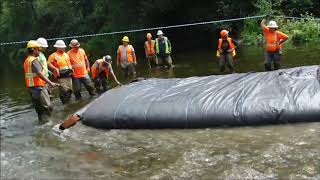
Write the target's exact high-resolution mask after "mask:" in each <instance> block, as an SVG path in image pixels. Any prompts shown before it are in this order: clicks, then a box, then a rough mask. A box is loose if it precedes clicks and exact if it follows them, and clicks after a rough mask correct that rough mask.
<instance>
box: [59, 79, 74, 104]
mask: <svg viewBox="0 0 320 180" xmlns="http://www.w3.org/2000/svg"><path fill="white" fill-rule="evenodd" d="M57 82H58V84H60V86H59V96H60V100H61V102H62V104H65V103H67V102H69V101H70V99H71V95H72V78H71V77H65V78H58V79H57Z"/></svg>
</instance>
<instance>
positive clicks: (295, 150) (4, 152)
mask: <svg viewBox="0 0 320 180" xmlns="http://www.w3.org/2000/svg"><path fill="white" fill-rule="evenodd" d="M214 56H215V52H214V51H197V52H187V53H184V54H175V55H174V56H173V61H174V64H175V68H174V69H173V71H161V70H152V71H150V70H149V68H148V65H147V63H146V61H145V60H144V59H140V61H139V62H140V63H139V65H138V68H137V69H138V70H137V71H138V76H141V77H159V78H171V77H190V76H206V75H212V74H219V72H218V66H217V62H216V60H215V58H214ZM282 62H283V68H289V67H297V66H305V65H316V64H320V46H319V45H303V46H299V47H294V46H290V47H286V49H284V53H283V56H282ZM236 68H237V72H249V71H263V69H264V67H263V49H261V48H259V47H251V46H248V47H242V49H240V50H239V52H238V57H237V59H236ZM115 71H116V72H117V75H118V76H119V77H120V78H119V79H120V81H121V80H122V82H124V81H123V79H122V78H121V77H122V76H121V74H120V73H119V69H117V68H116V69H115ZM0 82H1V87H0V106H1V129H0V130H1V179H151V180H156V179H208V180H209V179H314V180H316V179H320V122H317V123H301V124H282V125H269V126H251V127H235V128H228V127H219V128H211V129H187V130H174V129H167V130H97V129H94V128H90V127H87V126H84V125H82V124H81V123H78V124H77V125H75V126H73V127H72V128H70V129H69V131H67V132H65V133H64V134H63V135H61V136H57V135H56V134H55V133H53V131H52V127H53V126H54V125H55V124H57V123H60V122H61V121H62V120H63V119H64V118H65V117H67V115H69V114H71V113H73V112H75V111H77V110H78V109H79V108H81V107H83V106H84V105H85V104H87V103H88V102H90V101H91V100H92V99H91V98H90V97H89V96H88V95H85V96H84V98H83V99H82V100H81V101H78V102H76V101H73V102H72V103H71V104H68V105H62V104H61V102H60V100H59V99H58V98H57V97H55V98H54V99H53V104H54V113H53V116H52V117H51V121H50V122H49V123H47V124H43V125H40V124H39V123H38V120H37V116H36V113H35V111H34V109H33V108H32V106H31V100H30V97H29V95H28V93H27V91H26V88H25V86H24V80H23V74H21V73H15V72H3V73H2V75H1V79H0ZM83 93H84V94H86V92H83ZM107 105H108V102H106V106H107ZM319 111H320V110H319ZM319 121H320V117H319Z"/></svg>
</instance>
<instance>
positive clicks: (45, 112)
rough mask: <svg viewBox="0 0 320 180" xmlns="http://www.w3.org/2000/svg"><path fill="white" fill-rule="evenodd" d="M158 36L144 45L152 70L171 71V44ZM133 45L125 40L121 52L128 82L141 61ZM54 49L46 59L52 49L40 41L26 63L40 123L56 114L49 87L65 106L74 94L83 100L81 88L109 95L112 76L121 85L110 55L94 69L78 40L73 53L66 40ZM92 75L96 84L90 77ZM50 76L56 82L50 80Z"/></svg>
mask: <svg viewBox="0 0 320 180" xmlns="http://www.w3.org/2000/svg"><path fill="white" fill-rule="evenodd" d="M157 35H158V38H156V40H152V35H151V34H150V33H148V34H147V37H146V38H147V41H146V42H145V45H144V46H145V53H146V58H147V59H148V62H149V64H150V65H151V64H152V67H156V66H161V65H162V66H165V67H168V68H171V67H172V60H171V57H170V54H171V43H170V41H169V39H168V38H167V37H165V36H164V34H163V32H162V31H161V30H159V31H158V32H157ZM129 42H130V41H129V38H128V37H127V36H124V37H123V38H122V45H120V46H119V48H118V50H117V66H120V67H121V69H122V70H123V72H124V76H125V78H127V77H128V76H129V75H132V76H133V77H135V75H136V70H135V66H136V65H137V58H136V55H135V51H134V48H133V46H132V45H130V44H129ZM53 47H54V48H55V49H56V51H55V52H54V53H52V54H51V55H50V56H49V57H48V60H47V58H46V56H45V55H44V53H45V51H46V50H47V48H48V42H47V40H46V39H44V38H39V39H37V40H30V41H29V42H28V43H27V49H28V55H27V58H26V59H25V61H24V72H25V82H26V86H27V88H28V90H29V93H30V95H31V99H32V103H33V105H34V107H35V110H36V112H37V114H38V117H39V120H40V121H44V120H45V119H47V117H48V116H50V115H51V112H52V105H51V101H50V93H49V87H58V89H59V97H60V100H61V102H62V104H65V103H67V102H69V101H70V99H71V96H72V93H73V94H74V96H75V98H76V99H80V98H81V85H84V87H85V88H86V90H87V91H88V93H89V94H90V95H91V96H95V95H96V94H97V93H96V92H104V91H106V90H107V89H108V83H107V82H108V77H109V75H110V74H111V76H112V77H113V79H114V81H115V82H116V83H117V84H118V85H121V83H120V82H119V81H118V79H117V77H116V75H115V74H114V72H113V68H112V57H111V56H110V55H106V56H103V57H102V58H101V59H98V60H96V61H95V62H94V63H93V65H92V66H91V68H90V62H89V60H88V57H87V55H86V52H85V50H84V49H82V48H80V43H79V42H78V40H76V39H72V40H71V41H70V44H69V47H70V48H71V49H70V50H69V51H68V52H66V48H67V46H66V44H65V42H64V41H63V40H57V41H56V42H55V44H54V45H53ZM90 71H91V74H92V80H91V78H90V76H89V72H90ZM50 72H52V74H53V79H54V81H55V82H52V81H51V80H50V79H49V74H50Z"/></svg>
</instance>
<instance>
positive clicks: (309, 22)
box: [241, 0, 320, 44]
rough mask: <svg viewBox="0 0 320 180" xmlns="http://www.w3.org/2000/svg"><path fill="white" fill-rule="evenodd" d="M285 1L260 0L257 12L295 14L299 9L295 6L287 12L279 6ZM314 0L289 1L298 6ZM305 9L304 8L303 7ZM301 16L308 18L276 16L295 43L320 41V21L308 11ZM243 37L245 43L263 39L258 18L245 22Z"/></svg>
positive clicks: (306, 4)
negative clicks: (302, 0)
mask: <svg viewBox="0 0 320 180" xmlns="http://www.w3.org/2000/svg"><path fill="white" fill-rule="evenodd" d="M283 3H288V2H287V1H285V0H281V1H278V2H276V3H272V1H271V0H258V1H257V3H256V5H255V6H256V7H257V12H255V14H259V15H264V14H270V15H282V14H287V13H289V14H288V15H291V14H295V13H296V11H299V10H297V9H296V8H293V9H294V11H293V10H292V9H291V10H288V12H287V13H283V11H282V10H281V9H279V8H283ZM311 4H312V1H311V0H308V1H305V2H303V3H302V2H301V1H292V2H291V3H288V5H289V6H290V7H291V6H293V5H297V6H298V7H301V8H302V6H303V5H304V6H308V5H311ZM302 9H304V8H302ZM301 17H303V18H306V19H305V20H284V19H282V18H275V20H276V21H277V22H278V25H279V27H280V30H281V31H283V32H284V33H286V34H287V35H289V37H290V38H289V41H292V42H294V43H302V42H313V41H319V39H320V29H319V28H320V22H319V21H318V20H315V18H314V16H313V15H312V14H309V13H308V12H306V13H305V14H301ZM241 38H242V39H243V42H244V43H245V44H257V43H261V41H263V34H262V30H261V27H260V22H258V21H256V20H246V21H245V23H244V27H243V31H242V32H241Z"/></svg>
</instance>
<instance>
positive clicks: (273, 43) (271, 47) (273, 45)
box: [265, 31, 281, 52]
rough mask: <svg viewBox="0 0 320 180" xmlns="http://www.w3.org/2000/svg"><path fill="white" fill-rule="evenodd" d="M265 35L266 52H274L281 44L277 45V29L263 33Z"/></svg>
mask: <svg viewBox="0 0 320 180" xmlns="http://www.w3.org/2000/svg"><path fill="white" fill-rule="evenodd" d="M265 37H266V46H267V51H268V52H275V51H277V50H278V49H281V45H278V42H277V40H278V31H276V32H274V33H265Z"/></svg>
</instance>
